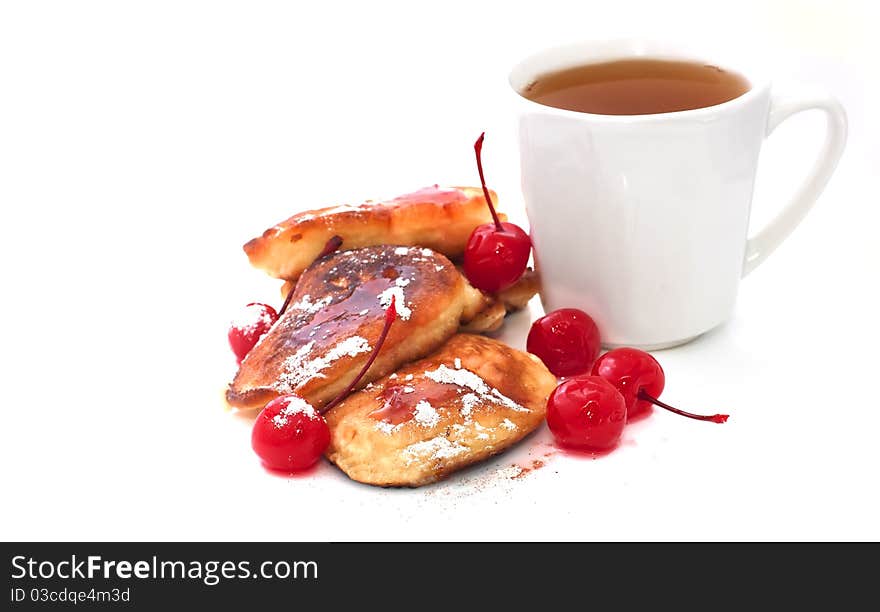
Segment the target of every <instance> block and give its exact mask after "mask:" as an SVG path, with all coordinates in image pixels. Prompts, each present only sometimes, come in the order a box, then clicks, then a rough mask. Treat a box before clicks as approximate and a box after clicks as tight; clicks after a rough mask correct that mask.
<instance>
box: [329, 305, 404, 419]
mask: <svg viewBox="0 0 880 612" xmlns="http://www.w3.org/2000/svg"><path fill="white" fill-rule="evenodd" d="M396 318H397V300H396V298H395V297H394V296H393V295H392V296H391V303H390V304H389V305H388V308H387V309H386V310H385V325H384V326H383V327H382V333H381V334H379V339H378V340H376V344H375V346H373V351H372V352H371V353H370V358H369V359H367V363H365V364H364V367H362V368H361V371H360V372H358V374H357V376H355V377H354V380H352V381H351V382H350V383H349V384H348V386H347V387H346V388H345V389H343V390H342V392H341V393H339V395H337V396H336V397H335V398H334V399H333V401H331V402H330V403H329V404H327V405H326V406H324V407H323V408H322V409H321V412H327V411H328V410H330V409H331V408H333V407H334V406H336V404H338V403H339V402H341V401H342V400H343V399H344V398H345V397H346V396H347V395H348V394H349V393H351V392H352V391H353V390H354V388H355V387H356V386H357V384H358V383H359V382H361V379H362V378H363V377H364V375H365V374H366V373H367V370H369V369H370V366H372V365H373V362H374V361H376V357H378V356H379V350H380V349H381V348H382V345H383V344H384V343H385V338H387V337H388V331H389V330H390V329H391V324H392V323H394V319H396Z"/></svg>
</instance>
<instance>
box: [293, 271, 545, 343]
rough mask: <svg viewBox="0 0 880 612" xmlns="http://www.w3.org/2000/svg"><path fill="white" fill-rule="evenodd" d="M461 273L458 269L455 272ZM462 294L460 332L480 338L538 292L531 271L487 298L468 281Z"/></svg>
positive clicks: (533, 273)
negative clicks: (464, 293)
mask: <svg viewBox="0 0 880 612" xmlns="http://www.w3.org/2000/svg"><path fill="white" fill-rule="evenodd" d="M458 270H459V272H461V268H460V267H459V268H458ZM464 282H465V284H466V286H465V292H466V294H467V296H466V299H465V308H464V310H463V311H462V313H461V328H460V330H459V331H463V332H467V333H471V334H482V333H486V332H491V331H495V330H497V329H498V328H500V327H501V325H502V323H504V317H505V316H506V315H508V314H509V313H511V312H515V311H517V310H521V309H523V308H525V307H526V304H528V303H529V300H530V299H532V297H533V296H534V295H535V294H536V293H537V292H538V274H537V273H536V272H535V271H534V270H531V269H528V270H526V271H525V273H524V274H523V275H522V278H520V279H519V280H518V281H517V282H516V283H515V284H514V285H513V286H512V287H508V288H507V289H505V290H503V291H499V292H498V293H497V294H495V295H489V294H486V293H483V292H481V291H480V290H479V289H475V288H474V287H473V285H471V284H470V283H469V282H468V281H467V279H464ZM295 286H296V283H294V282H293V281H286V282H285V283H284V284H283V285H282V286H281V297H282V299H283V298H285V297H287V294H288V292H289V291H290V290H291V289H292V288H294V287H295Z"/></svg>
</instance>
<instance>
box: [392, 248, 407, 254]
mask: <svg viewBox="0 0 880 612" xmlns="http://www.w3.org/2000/svg"><path fill="white" fill-rule="evenodd" d="M407 253H409V247H397V248H396V249H394V254H395V255H406V254H407Z"/></svg>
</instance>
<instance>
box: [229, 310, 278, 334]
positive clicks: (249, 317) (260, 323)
mask: <svg viewBox="0 0 880 612" xmlns="http://www.w3.org/2000/svg"><path fill="white" fill-rule="evenodd" d="M254 308H257V306H249V307H248V308H245V309H244V311H243V312H242V313H241V314H240V315H239V316H238V317H237V318H236V319H235V320H233V321H232V326H233V327H237V328H238V329H240V330H242V331H243V332H245V333H253V332H254V331H256V329H257V328H258V327H262V328H263V329H268V328H269V327H270V326H271V325H272V315H271V314H269V311H267V310H265V309H263V310H262V312H261V313H260V316H259V317H254V316H253V309H254Z"/></svg>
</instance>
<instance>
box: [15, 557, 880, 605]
mask: <svg viewBox="0 0 880 612" xmlns="http://www.w3.org/2000/svg"><path fill="white" fill-rule="evenodd" d="M2 550H3V557H2V559H3V563H4V565H5V567H4V569H3V572H2V573H3V575H4V581H5V583H4V584H5V590H4V591H3V592H2V593H0V596H2V597H3V598H4V599H5V601H6V605H5V606H2V607H0V609H8V610H55V609H73V610H76V609H107V610H159V609H163V608H169V607H170V609H178V608H183V607H187V608H190V607H194V608H195V609H205V608H206V607H207V606H221V609H230V606H236V607H240V608H241V609H242V610H251V609H265V607H267V606H268V605H269V604H273V603H277V604H283V605H285V609H292V608H291V607H290V606H291V605H292V604H293V603H296V604H301V603H304V602H313V603H315V604H319V605H322V607H324V608H326V607H328V606H329V608H330V609H336V606H335V605H331V604H335V603H338V602H339V601H341V600H348V599H349V598H352V597H354V598H358V599H357V601H359V602H372V603H383V602H385V603H387V604H388V606H387V607H392V608H393V607H397V606H396V605H392V604H397V603H400V601H401V600H400V598H401V597H402V594H404V593H410V594H411V593H415V594H416V595H418V594H422V595H423V596H424V597H425V598H428V599H434V598H437V597H443V598H451V599H449V601H450V602H454V601H455V600H456V599H459V600H460V601H461V602H462V605H461V606H458V605H456V606H455V607H456V608H459V607H461V608H464V609H470V608H471V607H472V605H473V604H474V603H475V602H474V601H473V600H472V599H471V594H473V593H476V595H475V596H479V597H480V598H485V599H486V600H487V601H491V602H494V603H495V605H496V608H495V609H501V608H498V607H497V606H498V605H500V604H501V602H503V601H509V602H511V604H517V605H519V604H522V602H523V598H529V597H538V598H539V599H541V600H542V601H544V602H545V603H546V604H547V605H560V606H562V605H565V606H566V607H567V606H568V605H571V604H573V603H579V605H581V604H582V605H585V606H587V605H594V604H596V603H597V602H598V601H602V600H603V598H604V597H608V596H610V597H612V598H614V597H623V598H625V599H626V600H627V601H631V600H632V598H636V599H641V598H642V597H643V596H645V603H646V604H648V605H652V606H656V605H659V604H661V603H662V602H666V603H668V604H675V605H677V606H681V605H683V604H685V603H686V602H693V603H697V604H699V603H700V602H702V603H704V604H706V603H708V602H710V601H714V602H720V601H723V602H727V603H730V602H732V601H734V600H740V601H742V602H744V603H750V606H749V607H750V608H752V607H756V606H757V604H758V603H760V604H761V605H760V606H757V607H761V608H763V607H764V606H766V605H769V604H770V603H772V602H773V601H776V602H777V603H778V604H779V605H783V604H784V607H785V608H787V609H790V606H791V605H792V603H793V602H794V601H796V600H799V599H801V598H802V597H804V596H808V598H807V600H808V601H809V602H810V603H812V604H815V603H816V602H818V601H821V598H822V594H823V592H826V591H827V592H829V593H830V592H833V593H834V599H833V601H834V603H835V606H834V609H848V608H847V607H846V606H844V605H843V604H844V602H845V601H846V600H848V599H849V598H850V597H852V596H854V595H856V594H857V593H858V592H859V591H860V590H863V589H866V588H867V587H868V586H869V585H872V584H873V582H874V580H875V578H876V575H875V573H876V572H875V570H876V564H874V563H873V562H869V563H859V562H858V561H857V560H858V559H862V558H865V557H867V558H868V559H872V558H873V557H874V553H876V551H877V548H876V546H869V545H858V544H849V545H828V544H826V545H809V544H788V545H771V544H635V543H631V544H612V543H606V544H597V543H593V544H587V543H583V544H522V543H519V544H517V543H498V544H475V543H471V544H463V543H433V544H429V543H410V544H390V543H374V544H352V543H345V544H343V543H337V544H330V543H323V544H322V543H263V544H253V543H216V542H215V543H93V544H88V543H70V544H58V543H18V544H16V543H8V544H3V545H2ZM759 596H760V600H758V599H752V600H751V601H749V597H759ZM407 597H410V595H407ZM559 598H562V599H561V600H560V599H559ZM707 598H708V599H707ZM407 601H408V600H407ZM563 601H568V603H563ZM829 601H830V600H829ZM553 602H558V603H553ZM411 603H412V602H411ZM450 605H451V603H450ZM416 607H418V606H416ZM515 609H519V608H518V607H517V608H515ZM704 609H705V608H704Z"/></svg>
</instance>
